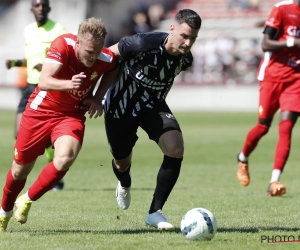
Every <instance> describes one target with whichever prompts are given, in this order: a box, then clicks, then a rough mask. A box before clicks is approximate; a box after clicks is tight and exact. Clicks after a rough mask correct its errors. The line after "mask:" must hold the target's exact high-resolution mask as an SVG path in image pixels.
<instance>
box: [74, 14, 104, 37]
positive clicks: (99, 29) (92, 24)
mask: <svg viewBox="0 0 300 250" xmlns="http://www.w3.org/2000/svg"><path fill="white" fill-rule="evenodd" d="M106 34H107V32H106V28H105V26H104V23H103V21H102V19H101V18H95V17H91V18H88V19H86V20H85V21H84V22H82V23H81V24H80V25H79V28H78V37H79V38H88V39H92V42H97V41H99V40H101V39H104V38H105V36H106Z"/></svg>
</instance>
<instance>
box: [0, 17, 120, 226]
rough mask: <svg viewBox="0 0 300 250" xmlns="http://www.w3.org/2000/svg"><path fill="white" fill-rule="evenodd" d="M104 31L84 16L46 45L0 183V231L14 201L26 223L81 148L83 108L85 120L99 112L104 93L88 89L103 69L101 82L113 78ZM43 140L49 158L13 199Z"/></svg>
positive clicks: (112, 62) (112, 61) (18, 218)
mask: <svg viewBox="0 0 300 250" xmlns="http://www.w3.org/2000/svg"><path fill="white" fill-rule="evenodd" d="M106 34H107V32H106V28H105V26H104V23H103V22H102V20H101V19H96V18H89V19H87V20H85V21H84V22H82V23H81V24H80V25H79V30H78V35H73V34H64V35H61V36H59V37H58V38H56V39H55V40H54V41H53V42H52V43H51V46H50V48H49V51H48V53H47V55H46V59H45V60H44V63H43V68H42V72H41V76H40V79H39V83H38V85H37V87H36V88H35V90H34V91H33V93H32V94H31V96H30V98H29V100H28V104H27V105H26V108H25V111H24V113H23V116H22V120H21V126H20V130H19V133H18V137H17V139H16V143H15V147H14V158H13V163H12V166H11V168H10V169H9V170H8V172H7V176H6V182H5V185H4V187H3V196H2V203H1V209H0V232H4V231H5V230H6V227H7V224H8V222H9V220H10V218H11V217H12V214H13V207H14V204H15V205H16V210H15V213H14V217H15V219H16V221H17V222H19V223H21V224H24V223H26V221H27V218H28V213H29V210H30V208H31V205H32V203H33V202H34V201H36V200H38V199H39V198H40V197H42V196H43V195H44V194H45V193H46V192H48V191H49V190H51V189H52V188H53V186H54V185H55V184H56V183H58V182H59V180H61V179H62V178H63V177H64V176H65V174H66V173H67V171H68V170H69V169H70V167H71V166H72V164H73V163H74V161H75V160H76V157H77V155H78V154H79V152H80V150H81V147H82V143H83V138H84V132H85V120H86V117H85V114H86V112H87V111H88V114H89V117H90V118H92V117H94V118H97V117H99V116H101V115H102V113H103V108H102V103H101V100H102V99H103V97H104V94H105V91H102V85H101V84H100V86H99V88H98V89H97V91H96V93H95V95H93V90H94V87H95V85H96V83H97V81H98V80H99V78H100V77H101V75H102V74H103V73H105V72H111V73H112V76H110V74H107V75H106V76H103V78H102V82H104V83H105V82H108V83H111V82H112V81H113V79H115V77H116V74H115V73H114V72H115V71H116V70H115V69H116V65H117V61H116V58H115V56H114V54H113V52H112V51H110V50H109V49H107V48H103V44H104V40H105V36H106ZM106 77H111V78H108V79H107V78H106ZM104 79H107V81H105V80H104ZM102 82H101V83H102ZM105 90H107V88H106V89H105ZM49 138H51V141H52V142H53V146H54V148H55V154H54V158H53V161H51V162H50V163H48V164H47V165H46V166H45V167H44V168H43V169H42V170H41V172H40V174H39V175H38V177H37V179H36V181H35V182H34V183H33V184H32V185H31V186H30V187H29V189H28V191H27V192H26V193H25V194H23V195H21V196H20V197H18V195H19V194H20V192H21V191H22V190H23V188H24V187H25V184H26V180H27V176H28V175H29V173H30V172H31V170H32V169H33V167H34V164H35V162H36V159H37V158H38V157H39V155H42V154H43V153H44V146H45V144H46V142H47V140H49ZM17 197H18V199H17Z"/></svg>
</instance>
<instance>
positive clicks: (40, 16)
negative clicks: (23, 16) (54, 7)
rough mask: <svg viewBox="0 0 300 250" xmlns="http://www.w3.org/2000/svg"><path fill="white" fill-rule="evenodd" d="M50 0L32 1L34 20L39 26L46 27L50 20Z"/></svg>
mask: <svg viewBox="0 0 300 250" xmlns="http://www.w3.org/2000/svg"><path fill="white" fill-rule="evenodd" d="M50 10H51V8H50V3H49V0H32V1H31V12H32V13H33V14H34V18H35V20H36V22H37V24H38V26H42V25H44V24H45V23H46V22H47V20H48V13H49V12H50Z"/></svg>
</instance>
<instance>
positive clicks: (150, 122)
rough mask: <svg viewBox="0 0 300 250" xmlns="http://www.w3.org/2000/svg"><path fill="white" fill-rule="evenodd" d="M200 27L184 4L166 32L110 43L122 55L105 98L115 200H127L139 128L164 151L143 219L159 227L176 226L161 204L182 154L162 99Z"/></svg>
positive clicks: (124, 203)
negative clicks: (170, 220)
mask: <svg viewBox="0 0 300 250" xmlns="http://www.w3.org/2000/svg"><path fill="white" fill-rule="evenodd" d="M200 27H201V18H200V16H199V15H198V14H197V13H196V12H194V11H192V10H189V9H184V10H180V11H179V12H178V13H177V14H176V16H175V20H173V23H172V24H171V25H170V32H169V33H167V32H149V33H139V34H136V35H133V36H131V37H126V38H122V39H121V40H120V41H119V43H117V44H115V45H113V46H111V47H110V49H111V50H112V51H113V52H114V54H115V55H116V56H117V58H118V59H120V60H122V67H121V70H120V71H121V72H120V75H119V77H118V79H117V81H116V82H115V83H114V84H113V86H111V88H110V89H109V90H108V91H107V94H106V96H105V101H104V110H105V128H106V135H107V138H108V142H109V145H110V150H111V152H112V154H113V158H114V159H113V160H112V168H113V171H114V174H115V175H116V177H117V179H118V184H117V188H116V199H117V203H118V205H119V207H120V208H121V209H127V208H128V207H129V205H130V201H131V195H130V188H131V176H130V169H131V161H132V154H133V147H134V145H135V143H136V141H137V140H138V136H137V134H136V133H137V130H138V128H139V127H141V128H142V129H143V130H144V131H145V132H146V133H147V134H148V136H149V138H150V139H151V140H153V141H155V142H156V143H157V145H158V146H159V147H160V149H161V151H162V154H163V159H162V164H161V167H160V169H159V172H158V174H157V183H156V187H155V191H154V195H153V199H152V202H151V205H150V208H149V211H148V215H147V217H146V221H145V222H146V224H147V225H149V226H152V227H155V228H157V229H160V230H167V231H173V230H174V229H175V228H174V226H173V225H172V224H171V223H169V222H168V221H167V219H166V217H165V216H164V214H163V212H162V208H163V206H164V204H165V202H166V201H167V198H168V197H169V195H170V193H171V191H172V189H173V187H174V186H175V184H176V182H177V179H178V177H179V173H180V169H181V163H182V159H183V153H184V145H183V136H182V133H181V129H180V126H179V124H178V122H177V120H176V118H175V117H174V115H173V114H172V111H171V110H170V109H169V107H168V105H167V103H166V100H165V98H166V96H167V94H168V92H169V91H170V89H171V88H172V86H173V82H174V79H175V77H176V76H177V75H178V74H179V73H180V72H181V71H185V70H187V69H188V68H190V67H191V65H192V63H193V56H192V53H191V48H192V46H193V44H194V42H195V41H196V38H197V36H198V32H199V30H200ZM149 171H150V169H149Z"/></svg>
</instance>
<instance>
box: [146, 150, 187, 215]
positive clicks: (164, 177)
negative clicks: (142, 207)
mask: <svg viewBox="0 0 300 250" xmlns="http://www.w3.org/2000/svg"><path fill="white" fill-rule="evenodd" d="M182 159H183V158H180V159H179V158H173V157H169V156H166V155H165V156H164V160H163V163H162V165H161V167H160V169H159V172H158V175H157V180H156V188H155V192H154V195H153V199H152V203H151V206H150V210H149V214H151V213H153V212H155V211H157V210H159V209H162V208H163V206H164V204H165V202H166V201H167V199H168V197H169V195H170V193H171V191H172V189H173V187H174V185H175V183H176V181H177V179H178V176H179V173H180V168H181V162H182Z"/></svg>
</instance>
